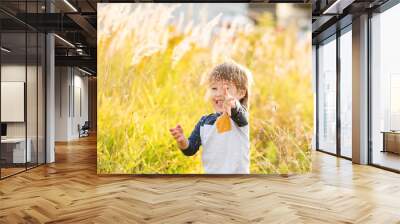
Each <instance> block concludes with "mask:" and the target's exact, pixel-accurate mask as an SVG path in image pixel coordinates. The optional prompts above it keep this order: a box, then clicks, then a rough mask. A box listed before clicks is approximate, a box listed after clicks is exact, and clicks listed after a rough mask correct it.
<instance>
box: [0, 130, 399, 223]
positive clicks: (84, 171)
mask: <svg viewBox="0 0 400 224" xmlns="http://www.w3.org/2000/svg"><path fill="white" fill-rule="evenodd" d="M399 198H400V175H399V174H396V173H391V172H388V171H384V170H381V169H378V168H374V167H370V166H360V165H353V164H352V163H351V162H350V161H348V160H344V159H338V158H336V157H333V156H330V155H326V154H323V153H319V152H316V153H315V154H314V155H313V172H312V173H310V174H307V175H294V176H289V177H283V176H276V175H265V176H263V175H249V176H240V177H237V176H236V177H230V176H227V177H220V176H219V177H205V176H193V175H192V176H184V177H177V176H172V177H168V176H157V177H144V176H98V175H97V174H96V137H95V136H91V137H89V138H84V139H82V140H80V141H74V142H70V143H68V144H57V146H56V163H54V164H50V165H46V166H41V167H38V168H35V169H32V170H29V171H27V172H25V173H21V174H18V175H16V176H13V177H10V178H7V179H5V180H2V181H0V201H1V203H0V223H45V222H47V223H400V212H399V211H400V200H398V199H399Z"/></svg>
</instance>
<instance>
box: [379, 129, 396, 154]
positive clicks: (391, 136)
mask: <svg viewBox="0 0 400 224" xmlns="http://www.w3.org/2000/svg"><path fill="white" fill-rule="evenodd" d="M381 133H382V134H383V150H382V152H392V153H396V154H400V131H382V132H381Z"/></svg>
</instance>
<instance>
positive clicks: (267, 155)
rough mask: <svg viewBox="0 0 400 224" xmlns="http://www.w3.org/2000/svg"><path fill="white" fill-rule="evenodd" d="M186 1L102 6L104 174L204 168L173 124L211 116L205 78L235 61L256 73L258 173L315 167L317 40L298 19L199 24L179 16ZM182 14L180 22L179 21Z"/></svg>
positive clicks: (187, 125)
mask: <svg viewBox="0 0 400 224" xmlns="http://www.w3.org/2000/svg"><path fill="white" fill-rule="evenodd" d="M177 7H179V5H162V4H139V5H133V4H102V5H101V7H99V13H98V28H99V33H98V146H97V152H98V154H97V170H98V172H99V173H136V174H139V173H166V174H177V173H181V174H184V173H202V172H203V170H202V167H201V161H200V156H201V155H200V153H198V155H196V156H194V157H185V156H184V155H183V154H182V153H181V152H180V150H179V149H178V148H177V146H176V143H175V141H174V140H173V138H172V137H171V136H170V134H169V132H168V129H169V128H170V127H174V126H175V125H176V124H177V123H179V124H181V125H182V126H183V128H184V130H185V134H186V135H189V134H190V132H191V131H192V129H193V127H194V125H195V124H196V123H197V121H198V120H199V119H200V117H201V116H202V115H204V114H207V113H212V112H213V111H212V108H211V104H210V103H209V102H207V101H206V100H205V97H204V96H205V91H206V86H204V85H202V83H203V80H204V79H205V76H206V74H207V72H208V71H209V70H210V69H211V68H212V67H213V66H214V65H216V64H218V63H220V62H222V61H224V60H225V59H227V58H232V59H234V60H235V61H237V62H239V63H241V64H243V65H245V66H247V67H248V68H249V69H250V70H251V71H252V72H253V76H254V85H253V86H252V88H251V96H250V134H251V136H250V138H251V173H268V174H269V173H304V172H308V171H310V169H311V154H310V147H311V146H310V145H311V134H312V122H313V121H312V118H313V94H312V86H311V42H310V38H311V36H309V38H307V39H305V40H302V41H300V42H299V40H298V38H297V34H298V28H297V27H296V26H294V25H293V26H290V27H286V28H284V29H277V27H276V26H275V23H274V21H273V18H272V17H271V16H270V15H269V14H263V15H261V16H260V17H259V18H258V23H257V25H255V26H250V25H249V26H243V25H240V24H239V23H236V22H235V21H233V22H231V23H230V24H227V23H224V22H221V20H220V19H221V17H220V16H217V17H216V18H214V19H212V20H210V21H206V22H202V23H199V24H194V23H193V21H190V18H184V16H182V15H181V16H180V17H179V18H172V17H173V15H174V14H173V12H174V10H177ZM171 21H174V22H171Z"/></svg>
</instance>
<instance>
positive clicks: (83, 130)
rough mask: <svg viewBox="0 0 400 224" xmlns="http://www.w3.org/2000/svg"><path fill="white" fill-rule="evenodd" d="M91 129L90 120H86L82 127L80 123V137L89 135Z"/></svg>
mask: <svg viewBox="0 0 400 224" xmlns="http://www.w3.org/2000/svg"><path fill="white" fill-rule="evenodd" d="M89 129H90V125H89V121H85V123H84V124H83V125H82V127H80V125H79V124H78V130H79V138H80V137H87V136H89Z"/></svg>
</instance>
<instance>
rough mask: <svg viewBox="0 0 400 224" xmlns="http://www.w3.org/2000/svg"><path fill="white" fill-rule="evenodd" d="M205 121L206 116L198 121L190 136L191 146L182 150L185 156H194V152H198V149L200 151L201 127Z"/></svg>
mask: <svg viewBox="0 0 400 224" xmlns="http://www.w3.org/2000/svg"><path fill="white" fill-rule="evenodd" d="M203 123H204V116H203V117H201V119H200V121H199V122H197V124H196V126H195V127H194V130H193V131H192V134H191V135H190V137H189V138H188V140H189V147H188V148H186V149H183V150H182V152H183V154H185V156H193V155H194V154H196V152H197V151H199V148H200V145H201V138H200V127H201V126H202V125H203Z"/></svg>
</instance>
